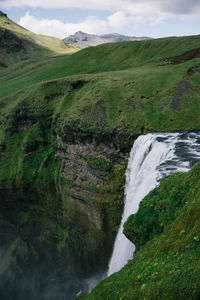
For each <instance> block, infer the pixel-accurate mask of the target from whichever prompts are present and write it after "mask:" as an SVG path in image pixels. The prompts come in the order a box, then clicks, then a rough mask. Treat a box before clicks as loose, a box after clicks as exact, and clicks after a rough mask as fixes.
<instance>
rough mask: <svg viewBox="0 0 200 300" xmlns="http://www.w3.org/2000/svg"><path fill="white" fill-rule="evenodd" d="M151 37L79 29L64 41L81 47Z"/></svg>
mask: <svg viewBox="0 0 200 300" xmlns="http://www.w3.org/2000/svg"><path fill="white" fill-rule="evenodd" d="M148 39H151V38H150V37H145V36H142V37H135V36H126V35H121V34H119V33H110V34H102V35H96V34H89V33H85V32H83V31H81V30H80V31H77V32H75V34H73V35H69V36H68V37H66V38H64V39H63V41H64V43H67V44H70V45H76V46H79V47H84V48H85V47H90V46H97V45H101V44H106V43H117V42H125V41H126V42H127V41H142V40H148Z"/></svg>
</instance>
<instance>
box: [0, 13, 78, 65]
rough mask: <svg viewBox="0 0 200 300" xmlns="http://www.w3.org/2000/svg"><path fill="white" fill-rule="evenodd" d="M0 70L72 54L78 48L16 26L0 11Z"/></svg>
mask: <svg viewBox="0 0 200 300" xmlns="http://www.w3.org/2000/svg"><path fill="white" fill-rule="evenodd" d="M0 50H1V51H0V69H2V68H6V67H8V66H9V65H12V64H14V63H16V62H18V61H21V60H27V59H30V58H32V59H33V58H36V59H39V60H41V59H42V58H44V57H45V56H49V55H51V56H52V55H58V54H64V53H73V52H75V51H77V50H78V48H76V47H73V46H69V45H66V44H65V43H64V42H62V41H61V40H59V39H57V38H55V37H50V36H45V35H37V34H34V33H32V32H31V31H29V30H27V29H25V28H23V27H21V26H19V25H17V24H16V23H14V22H13V21H11V20H10V19H9V18H7V16H6V15H5V14H3V13H2V12H1V11H0Z"/></svg>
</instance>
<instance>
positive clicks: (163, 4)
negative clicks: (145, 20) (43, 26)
mask: <svg viewBox="0 0 200 300" xmlns="http://www.w3.org/2000/svg"><path fill="white" fill-rule="evenodd" d="M1 6H2V7H4V8H11V7H30V8H36V7H38V8H45V9H48V8H52V9H53V8H80V9H95V10H110V11H114V12H116V11H121V12H122V11H123V12H126V13H131V14H138V13H141V14H146V13H148V14H152V13H153V14H160V13H167V14H169V15H170V14H173V15H176V14H177V15H179V14H180V15H188V14H196V13H197V12H198V13H200V1H199V0H190V1H189V0H79V1H75V0H56V1H49V0H3V1H1Z"/></svg>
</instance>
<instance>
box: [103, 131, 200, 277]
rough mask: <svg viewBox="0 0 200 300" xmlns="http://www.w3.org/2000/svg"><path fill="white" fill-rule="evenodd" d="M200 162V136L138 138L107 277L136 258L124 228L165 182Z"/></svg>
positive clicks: (129, 164) (130, 163) (151, 136)
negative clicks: (146, 200)
mask: <svg viewBox="0 0 200 300" xmlns="http://www.w3.org/2000/svg"><path fill="white" fill-rule="evenodd" d="M199 160H200V132H193V133H192V132H191V133H150V134H147V135H142V136H139V137H138V138H137V140H136V141H135V143H134V145H133V148H132V150H131V154H130V158H129V163H128V167H127V170H126V186H125V207H124V213H123V216H122V221H121V225H120V228H119V231H118V234H117V237H116V240H115V244H114V248H113V254H112V257H111V260H110V263H109V270H108V274H107V276H110V275H112V274H113V273H115V272H117V271H119V270H120V269H121V268H122V267H123V266H124V265H125V264H126V263H127V262H128V260H129V259H131V258H132V255H133V252H134V251H135V246H134V244H133V243H131V242H130V241H129V240H128V239H127V238H126V237H125V235H124V234H123V224H124V222H125V221H126V220H127V218H128V217H129V215H131V214H134V213H136V212H137V210H138V208H139V203H140V201H141V200H142V199H143V198H144V197H145V196H146V195H147V194H148V193H149V192H150V191H151V190H152V189H154V188H155V187H156V186H158V185H159V182H160V180H161V179H163V178H165V177H167V176H169V175H171V174H173V173H175V172H186V171H188V170H189V169H190V168H191V167H192V166H193V165H194V163H195V162H197V161H199Z"/></svg>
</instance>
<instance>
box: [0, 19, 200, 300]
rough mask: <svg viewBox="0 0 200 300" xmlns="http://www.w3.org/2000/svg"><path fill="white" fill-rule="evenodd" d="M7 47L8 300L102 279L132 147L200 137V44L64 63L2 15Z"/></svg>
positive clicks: (140, 48)
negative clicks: (148, 137)
mask: <svg viewBox="0 0 200 300" xmlns="http://www.w3.org/2000/svg"><path fill="white" fill-rule="evenodd" d="M0 39H1V43H0V47H1V49H2V51H1V53H0V62H1V67H0V87H1V88H0V206H1V210H0V214H1V222H0V224H1V225H0V226H1V227H0V229H1V230H0V240H1V241H3V242H2V245H3V249H2V250H1V249H0V250H1V251H0V255H1V257H3V259H2V261H3V262H5V263H4V264H3V265H0V267H1V268H0V282H1V286H0V291H5V293H7V292H8V289H3V288H1V287H7V285H8V284H9V282H10V280H11V278H10V274H13V273H14V274H15V276H14V278H13V277H12V284H13V285H14V284H15V282H16V281H17V280H16V278H19V277H20V276H21V275H20V274H23V276H24V277H23V276H22V277H20V278H21V284H22V285H20V284H18V285H16V287H15V289H16V290H15V291H16V292H17V291H18V289H20V288H21V287H22V291H23V290H24V280H25V282H26V280H29V278H30V281H31V280H32V279H31V276H33V280H32V281H34V282H35V285H34V284H32V288H33V290H35V289H36V287H37V289H39V288H41V289H43V290H44V289H45V288H44V286H45V287H48V284H49V283H48V278H47V282H45V283H44V282H43V279H44V278H45V276H43V275H44V270H48V273H49V274H52V273H53V271H52V270H55V264H56V266H57V269H56V270H58V273H59V274H61V277H62V274H63V270H66V272H68V273H67V274H68V275H67V276H69V274H70V276H69V278H77V274H79V277H80V278H85V277H86V276H90V275H91V273H92V272H93V271H100V270H101V271H102V268H103V271H104V270H105V267H106V265H107V262H108V257H109V255H110V251H111V248H112V242H113V238H114V235H115V233H116V231H117V228H118V225H119V223H120V217H121V212H122V208H123V186H124V177H125V168H126V163H127V159H128V155H129V151H130V148H131V146H132V143H133V141H134V140H135V138H136V137H137V136H138V135H140V134H142V133H147V132H155V131H157V132H158V131H176V130H195V129H196V130H199V129H200V118H199V112H200V93H199V84H200V50H199V49H200V36H192V37H180V38H175V37H173V38H166V39H158V40H147V41H135V42H123V43H116V44H106V45H100V46H98V47H90V48H87V49H84V50H80V51H78V52H76V53H73V54H72V53H71V54H69V53H67V54H63V53H62V54H59V52H63V51H62V50H63V49H62V45H60V44H59V43H60V42H59V41H58V40H53V41H55V43H54V42H53V43H52V39H51V38H44V37H40V36H38V35H34V34H33V33H30V32H29V31H27V30H25V29H23V28H21V27H19V26H18V25H16V24H14V23H13V22H12V21H10V20H9V19H7V17H6V16H5V15H3V14H2V13H1V14H0ZM47 40H48V41H47ZM46 41H47V43H46ZM47 44H48V45H47ZM66 47H67V46H66ZM66 50H67V52H68V50H70V51H71V48H70V49H69V48H66ZM64 52H65V51H64ZM36 224H37V226H36ZM47 253H48V255H47ZM40 268H42V270H41V272H39V274H40V276H41V277H40V276H37V275H38V270H40ZM30 270H31V275H30V273H27V272H30ZM61 270H62V271H61ZM5 274H6V276H5ZM73 276H75V277H73ZM57 277H59V276H57V275H56V276H55V278H57ZM62 280H63V282H66V278H65V279H63V278H62ZM32 281H31V282H32ZM72 281H73V280H72ZM49 282H51V278H50V279H49ZM29 283H30V282H28V283H27V293H28V291H29V289H28V287H30V284H29ZM43 284H44V286H43ZM70 284H71V283H69V286H70ZM41 285H42V287H41ZM73 285H75V288H76V289H77V292H78V291H79V290H80V288H79V285H77V284H76V282H75V281H73ZM26 295H28V294H26ZM0 296H1V297H0V298H2V299H3V296H2V295H1V294H0ZM8 298H9V297H8V296H7V298H5V299H8ZM26 298H27V299H28V298H29V296H26ZM10 299H12V297H11V296H10ZM38 299H39V298H38Z"/></svg>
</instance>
